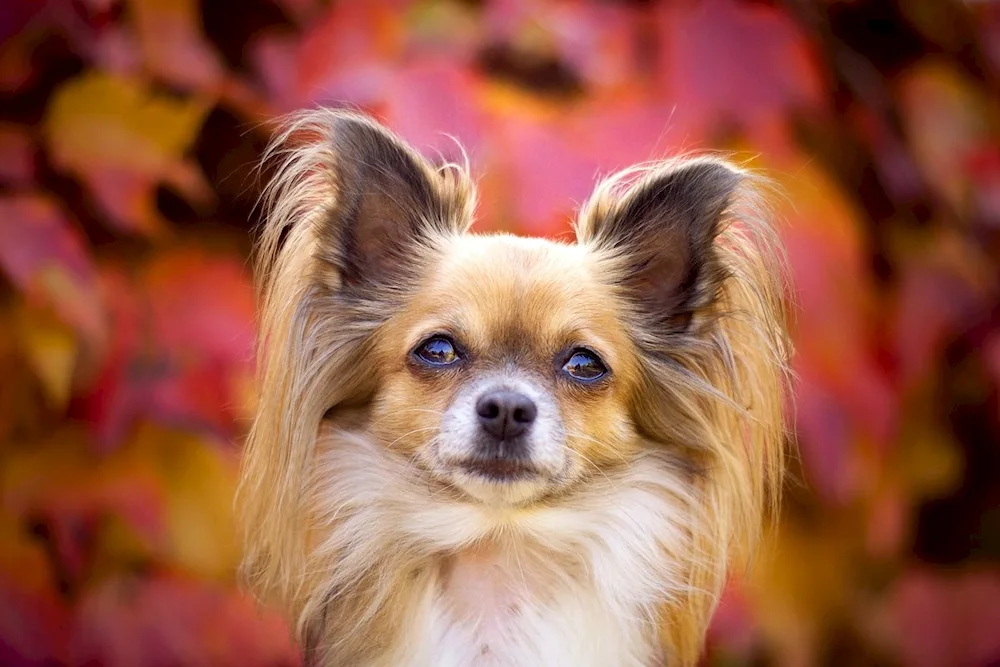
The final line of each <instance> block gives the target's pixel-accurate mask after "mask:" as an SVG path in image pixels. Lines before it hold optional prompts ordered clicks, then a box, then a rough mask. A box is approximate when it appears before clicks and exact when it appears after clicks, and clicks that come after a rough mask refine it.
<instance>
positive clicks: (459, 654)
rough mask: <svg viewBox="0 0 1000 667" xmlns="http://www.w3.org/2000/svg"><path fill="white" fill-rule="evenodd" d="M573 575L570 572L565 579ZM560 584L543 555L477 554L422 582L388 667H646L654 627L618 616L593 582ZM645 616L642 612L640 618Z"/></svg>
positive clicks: (651, 660)
mask: <svg viewBox="0 0 1000 667" xmlns="http://www.w3.org/2000/svg"><path fill="white" fill-rule="evenodd" d="M563 574H564V575H565V571H564V572H563ZM579 575H580V578H579V579H577V578H576V577H575V576H558V575H556V574H555V573H554V571H553V570H552V569H551V568H550V567H548V566H547V564H544V563H540V562H538V560H537V555H533V554H529V553H521V554H518V553H517V552H516V551H510V550H507V551H504V552H501V551H498V550H496V549H492V548H490V549H484V548H479V549H474V550H469V551H467V552H464V553H462V554H460V555H458V556H455V557H452V558H449V559H447V560H446V561H444V562H442V565H441V569H440V571H439V572H438V574H437V576H436V577H431V578H428V579H427V580H426V581H425V582H421V584H420V585H421V586H423V587H424V588H425V589H424V590H423V591H420V592H419V593H418V594H417V595H415V596H414V598H411V599H414V600H415V602H416V604H417V606H418V607H419V609H417V610H414V611H415V612H416V613H414V614H413V615H412V617H411V618H412V622H410V623H407V624H405V625H404V627H405V630H404V631H403V633H402V634H403V636H404V637H405V640H404V641H403V642H401V646H400V649H401V650H399V651H396V652H395V655H393V656H392V657H391V658H390V659H389V660H388V662H387V664H393V665H400V666H403V665H405V666H406V667H431V666H433V667H472V666H476V667H515V666H517V667H524V666H531V665H539V666H541V665H545V666H547V667H563V666H565V667H588V666H591V665H592V666H594V667H597V666H598V665H600V666H602V667H615V666H619V665H620V666H622V667H626V666H629V667H632V666H635V667H640V666H642V667H645V666H648V665H651V664H654V650H653V642H651V641H650V627H651V625H650V624H649V623H646V622H644V621H643V620H642V619H640V618H636V617H635V616H634V615H627V614H626V615H622V614H620V613H616V611H615V610H616V608H617V609H618V610H619V611H620V608H619V607H617V605H613V604H608V601H605V600H602V599H601V596H600V595H599V594H598V592H597V591H596V590H595V589H594V588H593V586H591V585H590V584H589V583H587V581H586V575H585V573H583V572H580V573H579ZM633 611H635V612H636V613H638V610H633Z"/></svg>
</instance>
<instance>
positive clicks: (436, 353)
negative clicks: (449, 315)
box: [413, 336, 461, 366]
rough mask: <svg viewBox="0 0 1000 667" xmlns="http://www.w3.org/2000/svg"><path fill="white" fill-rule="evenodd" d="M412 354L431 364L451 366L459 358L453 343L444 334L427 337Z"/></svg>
mask: <svg viewBox="0 0 1000 667" xmlns="http://www.w3.org/2000/svg"><path fill="white" fill-rule="evenodd" d="M413 354H414V356H416V357H417V358H418V359H420V360H421V361H423V362H424V363H426V364H429V365H431V366H451V365H452V364H454V363H455V362H456V361H458V360H459V359H461V356H460V355H459V353H458V350H457V349H455V344H454V343H453V342H451V341H450V340H448V339H447V338H445V337H444V336H434V337H433V338H428V339H427V340H425V341H424V342H423V343H421V344H420V346H419V347H418V348H417V349H416V350H414V351H413Z"/></svg>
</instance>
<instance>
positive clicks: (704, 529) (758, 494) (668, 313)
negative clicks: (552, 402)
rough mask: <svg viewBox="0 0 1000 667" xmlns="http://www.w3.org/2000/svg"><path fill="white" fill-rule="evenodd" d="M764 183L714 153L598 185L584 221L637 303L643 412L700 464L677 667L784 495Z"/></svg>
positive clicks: (775, 298) (680, 603)
mask: <svg viewBox="0 0 1000 667" xmlns="http://www.w3.org/2000/svg"><path fill="white" fill-rule="evenodd" d="M759 180H760V179H758V178H756V177H755V176H754V175H752V174H750V173H746V172H743V171H741V170H740V169H738V168H737V167H734V166H731V165H729V164H727V163H725V162H722V161H720V160H716V159H711V158H696V159H685V160H678V161H672V162H664V163H657V164H653V165H647V166H641V167H637V168H634V169H630V170H627V171H625V172H622V173H620V174H618V175H616V176H614V177H612V178H611V179H609V180H608V181H605V182H604V183H602V184H601V185H599V186H598V188H597V190H596V191H595V194H594V195H593V197H592V198H591V199H590V201H589V202H588V204H587V205H586V207H585V208H584V209H583V211H582V213H581V216H580V221H579V223H578V225H577V238H578V239H579V242H580V243H581V244H583V245H585V246H587V247H588V248H589V249H591V251H592V252H593V253H594V255H595V257H596V259H597V266H599V267H600V270H601V271H602V272H603V274H604V279H605V280H606V281H608V282H609V283H610V284H613V285H614V286H616V287H617V288H618V289H620V291H621V294H622V296H623V297H625V299H626V302H630V304H631V308H632V311H633V312H629V311H628V310H627V311H626V316H627V317H628V318H629V323H630V328H631V333H632V335H633V338H634V340H635V342H636V345H637V347H638V349H639V350H640V351H641V352H642V354H643V363H642V369H643V373H644V377H643V383H642V384H641V387H640V388H639V390H637V391H636V392H635V396H634V397H633V406H632V412H633V414H632V416H633V418H634V420H635V422H636V424H637V426H638V427H639V429H640V430H641V432H642V433H643V434H644V436H645V437H646V438H647V439H648V440H649V441H651V442H656V443H660V444H662V445H663V446H665V447H668V448H669V449H670V450H671V451H674V452H677V455H678V456H679V457H682V458H683V460H684V461H685V462H686V463H688V464H690V465H691V470H692V476H691V484H692V488H694V489H697V493H693V494H692V504H691V506H690V514H691V516H692V517H693V518H692V524H691V538H692V542H693V546H692V552H693V553H694V554H695V557H694V558H693V559H692V561H691V563H690V564H689V568H690V569H689V571H688V572H687V573H686V582H687V584H688V589H687V591H686V592H683V593H681V594H679V595H678V596H677V598H676V600H675V601H674V602H673V603H671V604H670V605H668V606H667V608H666V609H665V610H664V623H663V628H662V630H663V633H662V642H663V645H664V647H665V648H666V650H667V652H668V654H669V655H670V657H671V658H672V660H673V662H675V663H676V664H678V665H694V664H697V661H698V657H699V655H700V653H701V649H702V642H703V640H704V636H705V632H706V630H707V627H708V623H709V621H710V619H711V616H712V612H713V610H714V608H715V604H716V602H717V600H718V598H719V595H720V593H721V590H722V587H723V585H724V583H725V581H726V577H727V573H728V571H729V570H728V569H727V566H728V565H730V564H740V565H742V564H744V563H745V562H746V559H747V557H748V556H749V555H750V554H752V553H753V549H754V546H755V544H756V543H757V540H758V538H759V536H760V534H761V530H762V526H763V524H764V523H765V521H766V519H767V518H769V517H773V516H774V514H773V512H774V510H775V509H776V507H777V501H778V499H779V497H780V491H781V480H782V473H783V468H784V456H785V433H786V431H785V409H786V401H787V398H788V396H787V393H786V392H787V387H788V378H787V373H788V360H789V355H790V351H791V350H790V345H789V340H788V332H787V329H786V301H785V299H786V289H785V288H786V285H785V282H784V278H785V271H784V269H785V263H784V258H783V253H782V251H781V247H780V243H779V239H778V236H777V233H776V231H775V229H774V227H773V226H772V224H771V221H770V220H769V218H768V216H766V215H765V212H766V209H765V208H764V207H762V206H761V205H760V204H761V202H760V199H759V194H758V191H757V188H755V187H754V186H755V185H756V184H757V183H758V182H759ZM702 315H704V317H702ZM695 323H697V326H695Z"/></svg>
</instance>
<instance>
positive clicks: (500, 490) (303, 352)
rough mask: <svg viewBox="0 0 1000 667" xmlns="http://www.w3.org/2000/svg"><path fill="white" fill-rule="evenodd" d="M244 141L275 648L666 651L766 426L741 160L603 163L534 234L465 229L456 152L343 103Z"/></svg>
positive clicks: (517, 661) (342, 661)
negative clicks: (266, 138) (277, 617)
mask: <svg viewBox="0 0 1000 667" xmlns="http://www.w3.org/2000/svg"><path fill="white" fill-rule="evenodd" d="M268 159H269V163H270V164H272V165H274V171H273V178H272V179H271V180H270V181H269V185H268V188H267V191H266V194H265V196H264V206H265V210H266V220H265V222H264V224H263V226H262V233H261V238H260V242H259V248H258V257H257V265H256V271H257V274H256V275H257V277H258V283H259V298H260V318H259V319H260V321H259V333H260V356H259V360H258V371H259V376H260V380H259V384H260V387H259V388H260V399H259V404H258V406H257V409H256V416H255V419H254V422H253V425H252V428H251V431H250V434H249V436H248V440H247V442H246V446H245V451H244V455H243V459H242V467H241V473H240V474H241V477H240V485H239V490H238V496H237V503H238V510H239V514H238V515H239V520H240V522H241V526H242V534H243V541H244V556H243V562H242V566H241V575H242V580H243V581H244V582H245V585H246V586H247V587H248V588H249V590H250V591H252V592H253V594H255V596H256V597H257V598H258V599H259V600H261V601H262V602H263V603H265V604H268V605H273V606H274V607H275V608H277V609H280V610H281V611H282V612H283V613H284V614H285V616H286V618H287V619H288V620H289V623H290V626H291V628H292V629H293V632H294V635H295V637H296V639H297V640H298V641H299V642H300V645H301V646H302V649H303V654H304V660H305V663H306V664H309V665H323V666H358V667H382V666H393V667H395V666H407V667H418V666H419V667H423V666H428V667H429V666H433V667H465V666H470V665H490V666H498V667H499V666H519V667H530V666H546V667H558V666H573V667H584V666H595V667H596V666H601V667H609V666H618V665H621V666H643V667H645V666H650V665H662V664H667V665H670V666H671V667H673V666H674V665H692V664H696V662H697V660H698V659H699V656H700V654H701V653H702V651H703V645H704V641H705V634H706V631H707V626H708V624H709V621H710V619H711V616H712V613H713V611H714V608H715V606H716V604H717V601H718V599H719V597H720V595H721V590H722V589H723V586H724V584H725V582H726V579H727V576H728V574H729V573H731V572H732V570H733V569H734V568H736V567H742V566H743V565H745V564H746V562H747V561H748V558H749V556H750V555H751V554H752V553H753V550H754V548H755V545H757V544H758V543H759V537H760V535H761V533H762V531H763V528H764V527H766V523H767V521H769V520H770V518H773V516H774V511H773V510H774V507H775V505H776V503H777V501H778V499H779V496H780V489H781V479H782V469H783V460H784V457H785V449H786V446H787V445H786V441H787V438H786V430H785V413H786V411H787V404H788V397H787V393H788V383H787V377H788V371H787V368H788V357H789V354H790V347H789V342H788V336H787V332H786V317H787V312H786V311H787V305H786V298H787V293H788V289H787V285H786V284H785V278H784V277H785V275H786V272H785V271H784V269H783V268H782V267H783V265H784V263H783V259H782V257H783V255H782V251H781V247H780V243H779V242H778V236H777V233H776V232H775V229H774V225H773V224H772V223H771V222H769V216H768V215H766V214H765V213H764V211H766V206H763V205H762V201H763V197H762V196H761V194H760V193H761V192H762V191H763V190H762V188H761V187H760V182H761V179H759V178H758V177H757V176H755V175H754V174H752V173H751V172H749V171H747V170H744V169H741V168H739V167H737V166H734V165H733V164H730V163H729V162H727V161H725V160H722V159H718V158H715V157H685V158H678V159H672V160H663V161H657V162H652V163H649V164H644V165H639V166H636V167H632V168H630V169H627V170H625V171H623V172H620V173H618V174H615V175H614V176H612V177H610V178H608V179H607V180H604V181H603V182H601V183H600V184H599V185H597V187H596V189H595V191H594V193H593V195H592V196H591V197H590V199H589V200H588V201H587V202H586V203H585V204H584V205H583V206H582V207H581V209H580V211H579V214H578V217H577V219H576V221H575V225H574V229H575V237H576V238H575V241H573V242H560V241H555V240H545V239H538V238H523V237H517V236H512V235H507V234H488V235H480V234H474V233H471V232H470V231H469V228H470V225H471V224H472V222H473V216H474V209H475V188H474V183H473V181H472V179H471V178H470V176H469V173H468V165H467V164H465V165H458V164H453V163H448V164H445V165H443V166H434V165H432V164H431V163H430V162H429V161H427V160H426V159H425V158H423V157H422V156H421V155H420V154H419V153H418V152H416V151H415V150H414V149H413V148H411V147H410V146H408V145H407V144H406V143H405V142H404V141H403V140H402V139H400V138H399V137H397V136H395V135H394V134H392V133H391V132H390V131H389V130H387V129H386V128H384V127H383V126H381V125H380V124H379V123H378V122H376V121H375V120H373V119H371V118H369V117H367V116H364V115H362V114H359V113H355V112H348V111H341V110H329V109H321V110H313V111H309V112H305V113H302V114H300V115H298V116H296V117H295V118H293V119H292V120H291V121H289V122H288V123H287V124H286V125H285V126H284V129H283V130H282V131H281V132H279V133H278V135H277V138H276V139H275V141H274V143H273V144H272V147H271V148H270V149H269V152H268ZM539 178H544V174H540V175H539Z"/></svg>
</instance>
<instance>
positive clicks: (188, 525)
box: [133, 425, 237, 580]
mask: <svg viewBox="0 0 1000 667" xmlns="http://www.w3.org/2000/svg"><path fill="white" fill-rule="evenodd" d="M135 437H136V441H135V443H134V446H135V450H134V451H133V453H134V455H138V456H142V457H146V458H148V460H149V462H150V463H151V464H152V466H153V468H154V469H155V473H154V474H155V475H156V476H157V478H158V479H159V480H160V481H161V483H162V484H163V490H164V495H165V502H166V522H167V526H166V528H167V549H168V551H169V555H170V557H171V558H172V559H173V561H174V562H175V563H176V564H177V565H180V566H181V567H183V568H185V569H188V570H190V571H191V572H194V573H196V574H197V575H199V576H201V577H206V578H212V579H220V580H226V579H230V578H231V577H232V575H233V572H234V571H235V567H236V560H237V546H236V537H235V532H234V529H233V518H232V503H233V493H234V491H235V484H236V464H235V458H234V457H232V456H229V455H228V454H227V452H226V451H224V450H223V449H222V448H221V447H222V445H221V443H214V442H211V441H209V440H206V439H204V438H199V437H197V436H194V435H191V434H187V433H181V432H174V431H167V430H163V429H160V428H157V427H155V426H152V425H144V426H142V427H141V428H140V429H139V430H138V431H137V433H136V436H135Z"/></svg>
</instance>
